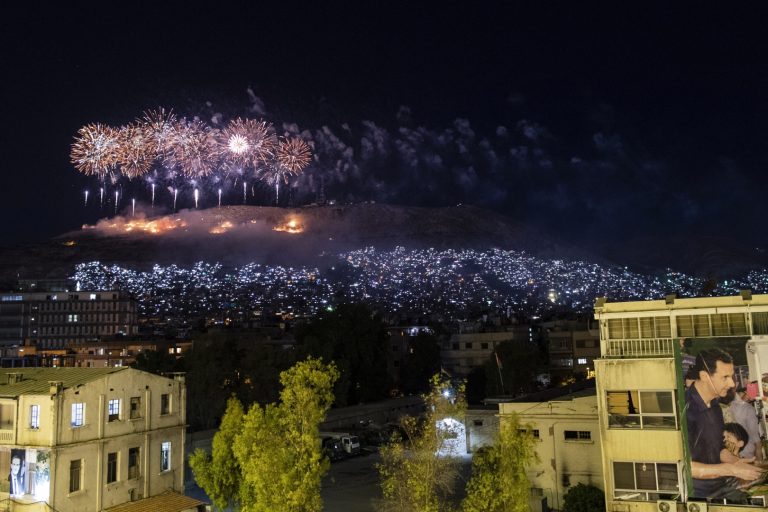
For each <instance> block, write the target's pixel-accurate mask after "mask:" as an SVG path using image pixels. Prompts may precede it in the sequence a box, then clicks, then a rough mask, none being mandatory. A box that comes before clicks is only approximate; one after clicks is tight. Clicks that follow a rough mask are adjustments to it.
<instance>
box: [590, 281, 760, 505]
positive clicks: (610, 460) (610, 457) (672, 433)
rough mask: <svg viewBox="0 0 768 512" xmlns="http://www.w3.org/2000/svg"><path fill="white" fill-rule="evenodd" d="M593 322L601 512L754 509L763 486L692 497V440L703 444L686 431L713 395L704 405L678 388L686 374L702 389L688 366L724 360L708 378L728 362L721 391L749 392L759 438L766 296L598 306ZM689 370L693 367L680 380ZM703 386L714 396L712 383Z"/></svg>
mask: <svg viewBox="0 0 768 512" xmlns="http://www.w3.org/2000/svg"><path fill="white" fill-rule="evenodd" d="M595 319H596V320H598V322H599V326H600V349H601V358H599V359H598V360H596V361H595V370H596V378H597V405H598V413H599V414H598V415H599V429H600V438H601V439H602V466H603V475H604V488H605V493H606V504H607V505H606V506H607V510H608V511H611V512H645V511H647V512H651V511H653V512H659V511H661V512H669V511H679V510H685V511H688V512H703V511H707V510H709V511H713V512H714V511H717V512H721V511H733V512H736V511H742V512H743V511H745V510H749V509H764V508H765V506H766V493H767V492H766V491H765V489H766V487H765V486H756V485H750V482H746V481H742V482H740V485H734V484H735V481H734V480H728V479H725V478H724V479H723V480H722V483H721V484H718V485H717V486H716V487H717V489H716V490H715V491H714V492H712V493H710V494H708V495H699V494H706V493H702V492H701V490H700V489H701V488H702V487H701V486H699V487H698V489H699V490H696V489H697V487H696V478H694V476H697V477H699V478H698V480H702V478H701V476H702V473H701V472H700V468H701V466H696V468H693V467H692V462H691V460H692V458H693V457H694V456H693V455H692V453H694V452H696V453H699V450H701V449H702V446H701V445H699V444H698V443H699V442H702V441H701V439H703V438H702V436H701V435H700V434H697V435H696V436H695V438H694V437H692V436H690V435H689V434H690V433H691V432H690V430H689V429H690V428H694V429H700V428H701V427H700V426H699V425H701V424H702V423H696V422H699V421H700V420H699V419H697V418H699V417H700V416H699V415H701V414H707V415H710V414H711V415H717V414H719V411H720V409H719V407H720V406H719V404H717V397H715V398H714V399H713V400H712V401H709V398H707V400H704V395H701V394H700V393H699V391H698V387H697V384H696V381H695V380H689V381H688V382H687V383H688V384H689V386H688V387H686V380H685V377H686V376H689V377H690V376H691V375H693V376H694V377H695V378H696V379H699V381H701V382H702V385H703V386H704V388H706V389H707V390H709V389H710V388H709V387H708V385H707V384H706V383H704V377H703V376H707V375H706V374H707V372H701V371H699V370H698V368H699V367H700V366H702V364H700V363H697V361H701V360H703V359H702V357H701V356H704V355H706V354H711V353H713V351H717V350H722V351H724V352H725V353H727V354H728V357H729V358H730V359H732V363H721V362H719V361H718V362H716V364H715V365H713V366H715V368H713V369H712V372H719V371H720V370H719V368H721V367H722V368H724V369H727V370H730V368H731V367H730V365H731V364H732V365H733V366H732V368H733V375H734V380H735V381H736V382H732V381H728V376H726V377H725V378H724V380H723V382H725V383H726V384H724V386H725V387H728V388H732V387H733V385H734V384H735V385H737V386H744V387H749V388H750V389H751V392H752V393H753V396H754V398H755V399H756V400H755V402H754V406H755V412H756V416H757V417H758V418H759V421H760V422H761V423H762V424H763V431H764V432H765V414H764V413H763V412H762V410H763V408H762V404H763V403H764V399H766V398H768V397H766V395H765V392H764V389H763V386H762V385H759V383H760V382H761V381H763V380H764V377H765V376H766V374H768V295H752V294H751V293H750V292H749V291H743V292H742V293H741V294H740V295H736V296H727V297H707V298H691V299H680V298H676V297H674V296H668V297H666V298H665V299H664V300H652V301H637V302H608V301H606V300H605V299H599V300H598V301H597V303H596V305H595ZM697 358H698V359H697ZM693 364H697V366H694V367H693V371H691V373H689V371H690V370H691V366H692V365H693ZM710 373H711V372H710ZM691 382H693V384H691ZM721 387H723V386H721ZM711 389H716V390H718V392H719V391H720V388H717V387H716V386H714V385H713V386H712V387H711ZM723 390H724V387H723ZM705 394H707V393H706V392H705ZM697 397H699V398H697ZM715 408H717V409H715ZM702 411H703V412H702ZM722 421H723V420H720V423H719V424H720V425H722ZM691 422H693V423H691ZM708 425H715V426H717V422H712V423H708ZM708 428H709V427H708ZM711 428H712V429H713V432H714V431H715V430H717V428H714V427H711ZM718 428H719V429H720V430H722V426H720V427H718ZM710 434H712V435H713V437H714V438H716V439H714V441H712V442H711V443H712V446H713V449H714V450H715V451H716V452H717V450H719V446H720V445H719V443H720V442H721V441H720V440H721V439H722V433H721V432H714V433H712V432H710ZM716 443H717V444H716ZM705 447H706V446H705ZM706 448H708V447H706ZM717 453H720V452H717ZM696 456H697V457H699V455H696ZM705 462H706V461H705ZM718 462H719V461H718ZM707 463H709V462H707ZM697 464H702V461H701V460H698V461H697ZM712 476H716V475H714V474H713V475H712ZM752 483H758V484H759V483H761V482H760V481H757V482H752ZM731 491H733V492H731Z"/></svg>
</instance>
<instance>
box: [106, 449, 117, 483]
mask: <svg viewBox="0 0 768 512" xmlns="http://www.w3.org/2000/svg"><path fill="white" fill-rule="evenodd" d="M112 482H117V452H112V453H108V454H107V483H108V484H111V483H112Z"/></svg>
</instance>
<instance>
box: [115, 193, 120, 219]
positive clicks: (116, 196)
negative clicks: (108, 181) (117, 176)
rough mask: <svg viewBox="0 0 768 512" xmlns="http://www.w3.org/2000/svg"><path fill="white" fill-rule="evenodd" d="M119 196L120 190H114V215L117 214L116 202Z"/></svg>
mask: <svg viewBox="0 0 768 512" xmlns="http://www.w3.org/2000/svg"><path fill="white" fill-rule="evenodd" d="M119 198H120V192H118V191H117V190H115V215H117V202H118V200H119Z"/></svg>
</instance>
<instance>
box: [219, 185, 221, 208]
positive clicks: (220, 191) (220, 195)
mask: <svg viewBox="0 0 768 512" xmlns="http://www.w3.org/2000/svg"><path fill="white" fill-rule="evenodd" d="M219 208H221V189H219Z"/></svg>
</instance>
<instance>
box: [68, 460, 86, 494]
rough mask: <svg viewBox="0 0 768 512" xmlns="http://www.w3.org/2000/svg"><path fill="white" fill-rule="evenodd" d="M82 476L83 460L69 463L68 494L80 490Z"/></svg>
mask: <svg viewBox="0 0 768 512" xmlns="http://www.w3.org/2000/svg"><path fill="white" fill-rule="evenodd" d="M82 474H83V460H82V459H76V460H73V461H70V462H69V492H77V491H79V490H80V488H81V484H82V478H81V477H82Z"/></svg>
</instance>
